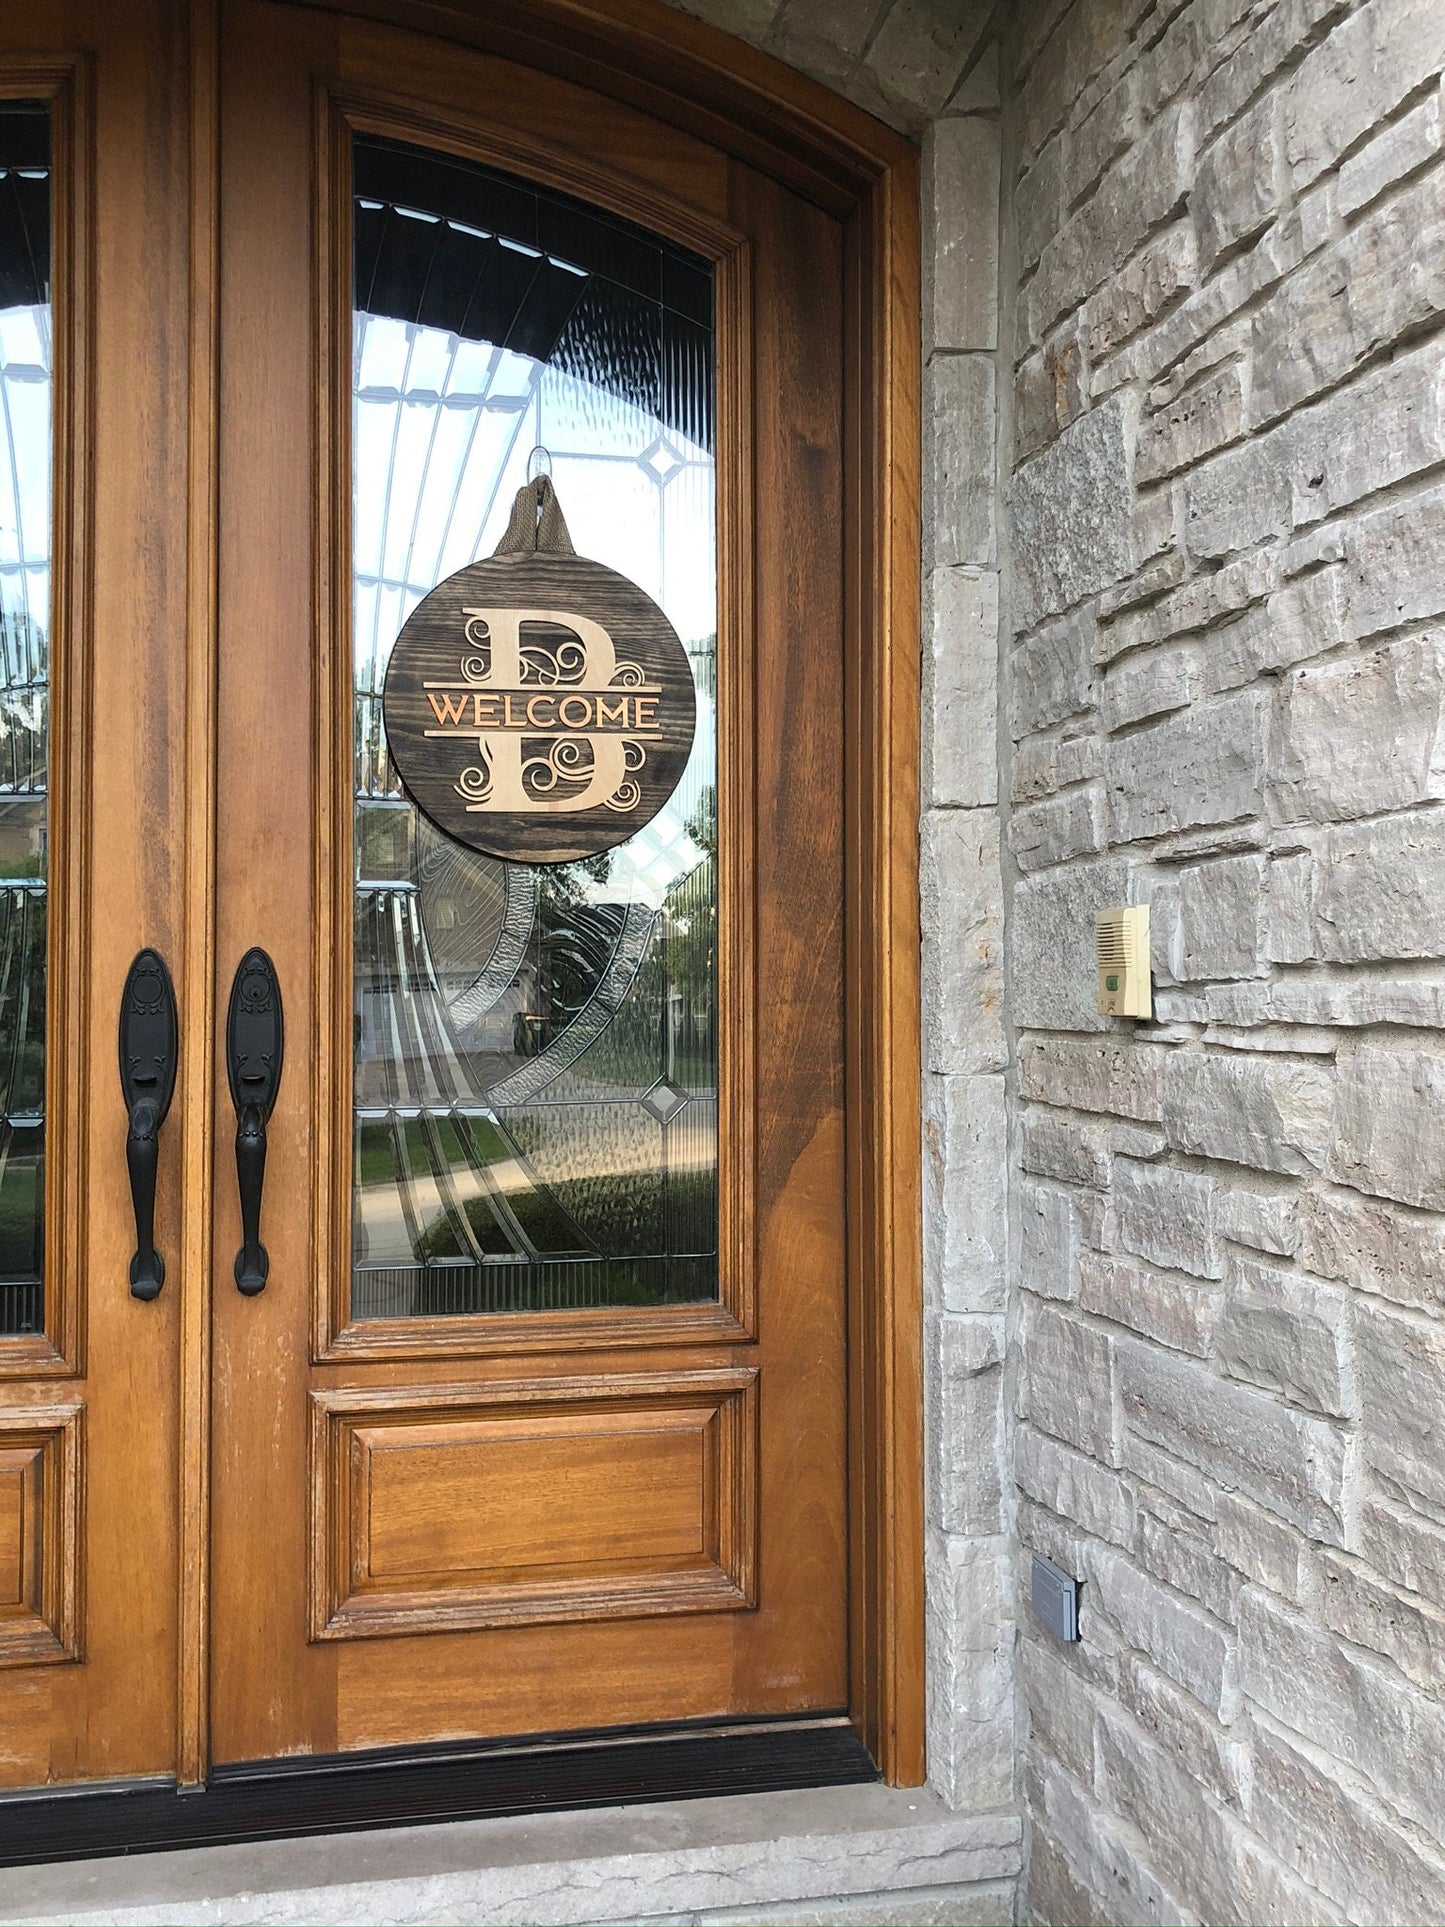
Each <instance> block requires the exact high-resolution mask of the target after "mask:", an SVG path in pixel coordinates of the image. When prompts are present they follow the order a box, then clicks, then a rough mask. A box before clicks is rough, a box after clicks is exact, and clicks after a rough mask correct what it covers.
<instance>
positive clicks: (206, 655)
mask: <svg viewBox="0 0 1445 1927" xmlns="http://www.w3.org/2000/svg"><path fill="white" fill-rule="evenodd" d="M188 30H189V31H188V52H189V66H190V125H189V190H190V250H189V269H190V348H189V382H190V415H189V424H188V441H189V473H188V480H189V497H188V502H187V513H186V550H187V553H186V598H187V614H186V637H187V645H188V646H187V651H186V717H185V745H186V748H185V754H186V817H185V876H186V898H185V924H184V949H183V953H182V957H181V969H180V1000H181V1005H182V1008H183V1009H184V1010H185V1012H186V1018H187V1022H186V1026H185V1030H184V1032H183V1035H182V1049H181V1067H180V1070H181V1076H180V1083H181V1091H180V1104H179V1106H178V1111H179V1119H178V1122H179V1123H180V1127H181V1188H182V1225H183V1230H182V1239H183V1243H182V1250H181V1265H180V1271H179V1276H178V1279H177V1284H178V1287H179V1290H180V1292H181V1343H180V1358H179V1397H180V1450H179V1461H180V1464H179V1473H180V1518H179V1523H178V1530H179V1540H180V1545H179V1588H178V1596H177V1603H176V1612H177V1621H178V1630H177V1678H176V1708H177V1712H176V1720H177V1736H176V1749H177V1751H176V1777H177V1778H178V1780H179V1781H180V1783H181V1785H182V1786H195V1785H198V1784H200V1783H201V1782H202V1781H204V1779H205V1777H206V1771H207V1767H208V1765H209V1751H210V1740H209V1735H210V1665H209V1660H210V1557H211V1554H210V1532H211V1292H210V1282H211V1229H212V1172H213V1166H212V1118H213V1114H214V1103H215V1071H216V1051H215V1037H216V981H215V978H216V960H215V917H214V910H213V906H214V901H215V868H216V850H215V842H216V743H215V713H216V593H217V583H216V543H217V533H218V531H217V509H218V504H217V500H216V482H217V449H216V425H217V424H216V402H217V382H218V372H219V371H218V368H217V361H216V357H217V348H218V339H217V318H218V316H217V307H218V298H219V280H220V207H219V187H220V179H219V170H220V152H219V134H220V126H219V105H220V100H219V88H220V72H219V64H218V62H219V21H218V19H217V0H191V5H190V12H189V17H188Z"/></svg>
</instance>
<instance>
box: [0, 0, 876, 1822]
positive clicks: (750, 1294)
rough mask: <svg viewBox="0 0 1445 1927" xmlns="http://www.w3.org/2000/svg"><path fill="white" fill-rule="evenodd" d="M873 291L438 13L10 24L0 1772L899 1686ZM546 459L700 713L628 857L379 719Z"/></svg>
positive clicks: (771, 1705) (559, 84) (524, 1728)
mask: <svg viewBox="0 0 1445 1927" xmlns="http://www.w3.org/2000/svg"><path fill="white" fill-rule="evenodd" d="M844 272H845V270H844V259H843V249H842V242H841V229H840V227H839V225H838V223H837V222H836V221H835V220H834V219H833V218H831V217H830V216H829V215H828V214H826V213H824V212H822V211H821V210H820V209H819V208H817V207H815V206H813V205H811V204H810V203H808V202H807V201H805V200H804V199H802V198H800V197H799V196H798V195H796V194H794V193H792V192H790V191H789V190H788V189H786V188H785V187H783V186H782V185H780V184H779V183H778V182H776V181H775V180H772V179H770V178H768V177H767V176H766V175H765V174H763V173H761V172H758V171H754V170H752V169H750V168H748V167H746V166H744V165H742V164H740V163H739V162H738V161H737V160H736V159H731V158H729V157H727V156H726V155H725V154H723V153H722V152H720V151H719V150H717V149H715V148H713V147H710V146H709V145H708V144H707V143H706V142H705V141H703V140H701V139H699V138H694V137H693V136H691V135H688V134H685V133H680V132H678V131H677V130H676V129H675V128H669V127H664V126H663V125H661V124H660V123H657V122H654V121H652V120H650V119H649V118H647V116H645V115H644V114H642V113H640V112H638V111H636V110H634V109H631V108H625V107H622V106H619V105H617V104H615V103H612V102H609V101H607V100H604V99H602V98H600V97H598V96H594V95H591V94H589V93H587V92H586V91H585V90H584V89H583V88H581V87H579V86H578V85H576V84H574V83H572V82H568V81H563V80H560V79H556V78H549V77H546V76H543V75H541V74H538V73H536V72H532V71H529V70H527V69H525V68H523V67H520V66H513V65H510V64H508V62H506V61H505V60H502V59H500V58H496V57H492V56H490V55H487V54H484V53H481V52H478V51H476V50H475V49H471V48H462V47H456V46H450V45H448V44H446V43H445V42H444V41H442V40H439V39H436V38H432V37H426V36H423V35H420V34H417V33H413V32H410V31H407V30H404V29H402V28H400V27H394V26H389V25H385V24H379V23H377V22H376V21H363V20H360V19H355V18H352V17H350V16H348V15H346V14H344V13H342V12H340V11H333V10H331V9H330V8H327V7H303V6H290V5H282V4H273V3H271V0H226V4H225V5H224V6H223V7H222V8H221V10H220V13H219V17H216V16H214V15H213V14H211V13H210V12H209V11H208V10H207V9H205V8H203V7H194V8H189V7H185V6H182V5H180V4H179V0H144V3H143V0H135V3H134V4H132V5H128V6H126V7H123V8H117V7H112V6H108V5H100V4H98V0H36V4H35V5H32V6H31V7H29V8H26V9H23V10H20V11H19V12H18V13H17V12H16V11H15V10H12V12H11V14H10V15H9V16H8V17H7V19H6V21H5V23H4V26H3V29H0V404H3V406H0V630H3V635H0V641H3V663H0V674H3V679H4V688H3V690H0V704H3V711H0V727H3V743H0V752H3V767H0V871H3V874H0V915H3V919H4V927H3V931H0V1066H3V1068H4V1075H5V1079H6V1081H5V1083H4V1088H3V1091H0V1103H3V1126H0V1130H3V1148H0V1785H3V1786H5V1787H8V1788H13V1789H19V1788H33V1789H39V1788H46V1787H58V1786H63V1785H69V1784H75V1783H83V1782H95V1781H108V1780H122V1781H128V1780H133V1779H142V1778H147V1777H153V1778H156V1779H157V1780H158V1781H161V1782H164V1781H167V1780H171V1779H173V1780H175V1781H178V1782H179V1783H180V1784H182V1785H185V1784H190V1783H196V1782H200V1781H204V1780H205V1779H206V1778H207V1776H208V1774H212V1773H214V1772H215V1771H216V1770H217V1769H219V1768H222V1767H224V1766H226V1765H228V1764H232V1765H234V1764H235V1763H238V1762H259V1761H275V1760H278V1759H281V1758H296V1757H299V1756H316V1755H321V1756H331V1755H340V1754H348V1753H354V1752H356V1751H358V1750H362V1751H365V1750H368V1749H395V1748H398V1747H400V1748H419V1749H425V1748H427V1747H430V1746H433V1745H435V1744H437V1743H450V1742H455V1741H459V1740H476V1739H484V1740H490V1739H501V1738H505V1737H508V1736H524V1735H539V1734H552V1735H555V1734H570V1733H583V1732H585V1733H592V1732H595V1731H596V1730H598V1729H606V1728H618V1727H624V1728H638V1727H646V1726H649V1725H659V1724H665V1723H677V1722H685V1721H716V1720H721V1719H725V1718H731V1717H734V1716H749V1717H751V1716H772V1717H777V1718H785V1717H793V1718H799V1719H807V1718H815V1719H816V1718H826V1717H827V1716H831V1715H835V1714H840V1713H841V1712H843V1711H844V1710H845V1709H846V1707H847V1704H848V1697H849V1666H848V1638H847V1634H848V1624H847V1620H848V1615H847V1590H848V1577H847V1573H848V1567H847V1545H846V1535H847V1491H846V1456H847V1454H846V1343H845V1312H846V1304H845V1272H846V1265H845V1213H844V1193H845V1144H844V1131H843V1063H844V1025H845V997H844V984H843V935H842V926H841V906H842V902H843V889H844V877H843V854H842V853H843V775H842V771H843V714H842V709H843V702H842V691H843V686H844V671H843V661H842V652H843V609H842V603H843V591H844V561H843V535H842V508H841V503H842V490H843V463H844V449H843V431H842V407H841V393H842V385H843V368H842V358H843V323H842V314H843V300H844ZM539 468H545V469H546V470H547V471H548V472H549V473H550V474H551V476H552V479H553V482H554V485H555V490H556V494H557V497H558V499H559V501H560V503H561V505H562V508H563V511H564V513H565V515H566V517H567V520H568V524H569V526H570V530H571V535H572V539H573V541H574V542H575V545H576V548H577V550H578V551H579V552H580V553H582V554H585V555H590V556H593V557H595V558H597V559H598V560H600V561H603V562H604V563H606V564H607V566H608V567H610V568H612V569H614V570H617V571H618V572H620V573H621V574H624V575H626V576H627V577H629V578H630V579H631V580H633V581H635V582H636V583H638V584H639V585H640V586H641V587H642V588H643V589H644V590H645V591H646V592H647V594H648V595H650V596H651V597H652V598H653V599H654V600H655V601H656V602H657V603H658V604H659V605H660V606H661V608H662V609H663V610H664V611H665V613H666V615H667V617H668V619H669V621H670V623H671V624H672V626H673V628H674V629H675V630H676V632H677V635H678V636H679V637H680V639H681V641H682V644H683V647H684V649H685V650H686V653H687V660H688V665H689V671H690V673H691V675H692V678H693V681H694V686H695V695H696V718H697V724H696V733H695V737H694V741H693V747H692V751H691V755H690V758H689V760H688V763H687V767H686V770H685V772H684V773H683V775H682V777H681V780H680V782H679V783H678V785H677V788H676V789H675V790H674V791H673V793H672V795H671V796H670V798H669V799H668V800H667V802H666V803H665V804H664V806H663V807H662V808H661V809H660V810H659V811H658V812H657V814H656V815H654V816H653V817H652V818H651V820H650V821H649V822H648V823H646V824H645V825H644V826H643V827H641V828H640V829H638V830H637V831H636V832H635V834H633V835H632V836H631V837H630V838H629V839H627V840H626V841H624V842H622V843H619V844H617V845H615V846H614V847H612V848H610V849H607V850H605V851H603V852H602V853H601V854H600V855H597V856H594V857H589V858H588V859H586V860H585V861H581V862H575V863H570V864H560V865H558V864H541V865H539V864H529V863H526V862H519V861H512V860H507V859H503V858H499V857H496V856H492V855H488V854H485V853H483V852H479V851H477V850H475V849H472V848H470V847H468V846H467V845H466V844H464V843H460V842H458V841H456V840H454V839H453V838H452V837H451V836H449V835H448V834H447V832H446V831H445V830H443V829H441V828H440V827H438V826H437V825H436V824H434V823H433V822H432V821H431V820H430V819H429V818H428V817H427V816H426V815H424V814H423V813H422V812H421V811H420V810H419V809H418V808H417V807H416V806H415V805H414V804H413V803H412V802H411V800H410V799H409V796H408V793H407V792H406V790H404V789H403V787H402V786H401V784H400V783H399V781H398V779H397V775H396V772H395V770H394V768H393V766H392V763H391V760H390V758H389V756H388V753H387V747H386V737H385V729H384V718H383V715H382V701H381V698H382V691H383V685H384V680H385V676H386V671H387V667H388V663H389V660H390V656H391V652H392V649H393V647H394V645H395V642H396V638H397V635H398V633H399V631H400V629H401V627H402V625H403V623H404V622H405V620H406V618H407V616H408V615H409V614H410V613H411V611H412V610H413V609H414V608H415V607H416V605H417V604H418V603H419V602H420V600H421V599H422V598H423V597H424V596H425V595H426V594H427V593H428V592H429V591H430V590H431V589H432V588H433V587H434V586H435V585H436V584H437V583H438V582H440V581H442V580H443V579H444V578H445V577H447V576H448V575H450V574H451V573H452V572H453V571H455V570H456V569H458V568H461V567H463V566H465V565H467V564H469V563H471V562H473V561H475V560H476V559H478V558H480V557H485V556H487V555H489V554H491V553H492V551H493V550H494V549H495V548H496V546H497V544H498V541H499V540H500V538H501V537H502V535H503V533H504V531H505V529H506V526H507V521H508V516H509V512H510V510H511V506H512V502H513V498H514V495H515V493H516V490H517V489H518V487H519V486H521V484H522V483H523V482H525V481H526V479H527V478H528V476H529V475H531V474H535V473H536V472H537V471H538V469H539ZM143 949H147V950H150V951H153V952H154V953H155V956H156V957H157V958H158V959H159V960H160V965H163V966H164V970H162V969H161V967H160V965H149V964H148V965H147V967H146V968H145V969H143V970H142V972H141V974H140V976H139V977H135V976H132V977H129V978H128V974H127V973H128V972H129V971H130V970H131V967H132V963H133V959H134V958H135V956H136V954H137V953H138V952H139V951H141V950H143ZM258 952H259V953H261V954H260V955H259V956H258V954H257V953H258ZM167 972H168V974H169V979H170V982H171V983H172V985H173V986H174V992H175V1003H176V1016H175V1052H174V1078H175V1081H174V1094H173V1096H172V1097H171V1100H170V1103H169V1106H168V1108H165V1107H163V1106H161V1105H160V1104H159V1103H157V1102H155V1101H152V1102H151V1105H150V1110H149V1112H147V1111H146V1110H145V1107H144V1104H142V1105H141V1107H140V1110H139V1114H138V1113H137V1098H138V1097H139V1098H144V1097H145V1095H146V1089H145V1087H146V1082H147V1079H151V1083H150V1085H149V1090H150V1096H151V1098H152V1100H154V1099H155V1097H156V1094H157V1091H158V1090H159V1088H160V1086H161V1085H163V1084H164V1083H165V1081H166V1076H167V1075H168V1073H167V1072H166V1071H165V1070H163V1069H162V1070H157V1071H156V1072H155V1073H152V1072H151V1070H149V1069H147V1068H146V1066H144V1065H141V1066H140V1068H139V1070H138V1068H137V1067H138V1064H139V1058H138V1056H137V1051H138V1050H140V1047H139V1046H137V1045H136V1043H135V1037H136V1035H138V1034H141V1033H137V1032H136V1031H135V1030H134V1028H133V1029H132V1031H131V1032H130V1033H127V1032H126V1031H125V1030H124V1029H122V1033H121V1058H122V1064H121V1067H120V1068H121V1072H122V1075H121V1076H120V1077H118V1075H117V1024H118V1022H119V1020H120V1016H121V1010H122V1004H123V1002H124V1001H125V1000H126V997H127V995H129V996H130V998H131V1000H132V1002H133V1004H134V1006H135V1008H134V1009H133V1011H132V1018H133V1019H134V1017H135V1016H136V1014H137V1013H139V1014H140V1015H141V1016H142V1017H144V1018H146V1019H147V1020H148V1021H149V1023H150V1028H149V1029H146V1030H143V1035H144V1038H145V1039H146V1042H145V1047H144V1050H143V1051H141V1055H144V1054H145V1051H152V1050H154V1051H155V1052H156V1053H158V1054H160V1055H164V1054H165V1024H166V1017H165V1011H164V1008H163V1006H164V1002H165V998H164V986H165V976H166V973H167ZM127 987H128V988H127ZM158 1013H159V1014H158ZM248 1023H249V1024H250V1026H251V1028H250V1029H249V1031H248V1030H247V1028H246V1026H247V1024H248ZM268 1024H269V1025H270V1026H271V1028H270V1029H269V1030H267V1029H266V1026H267V1025H268ZM157 1026H159V1029H157ZM257 1026H260V1028H259V1029H258V1028H257ZM127 1035H129V1038H130V1042H129V1044H128V1043H127V1041H126V1040H127ZM157 1036H159V1037H160V1039H161V1043H160V1045H159V1046H157V1045H156V1043H155V1040H156V1038H157ZM258 1038H259V1039H260V1041H259V1042H258V1041H257V1040H258ZM268 1040H269V1041H268ZM128 1049H129V1051H130V1057H129V1058H128V1059H127V1055H126V1053H127V1050H128ZM228 1049H229V1057H228ZM247 1051H251V1052H252V1053H253V1054H254V1053H259V1055H257V1056H256V1057H255V1062H260V1060H261V1058H263V1057H264V1060H265V1063H264V1076H263V1077H262V1079H261V1081H262V1083H263V1084H264V1085H265V1089H264V1091H263V1093H262V1095H263V1096H264V1100H265V1101H264V1103H259V1104H257V1103H252V1104H251V1105H250V1109H249V1112H248V1111H247V1105H246V1101H245V1100H246V1098H247V1093H248V1089H249V1087H248V1085H247V1078H248V1077H251V1078H252V1079H253V1082H254V1076H255V1075H259V1073H255V1071H254V1063H253V1064H252V1067H251V1069H250V1070H248V1068H247V1059H246V1053H247ZM137 1077H139V1080H140V1081H139V1083H137V1081H136V1080H137ZM157 1079H158V1080H159V1081H158V1082H157V1081H156V1080H157ZM251 1095H253V1096H254V1095H255V1092H254V1091H252V1092H251ZM162 1108H164V1111H165V1114H164V1117H163V1119H161V1120H160V1121H159V1122H157V1115H158V1112H159V1111H160V1110H161V1109H162ZM258 1138H260V1139H262V1140H263V1142H264V1169H263V1170H262V1169H260V1167H261V1164H262V1159H261V1156H260V1150H259V1147H258ZM128 1139H129V1140H130V1141H129V1142H128ZM238 1139H239V1140H240V1142H239V1146H238ZM152 1153H153V1155H152ZM152 1172H153V1173H154V1178H153V1191H154V1206H153V1225H154V1243H155V1248H156V1250H157V1251H158V1253H159V1255H160V1258H161V1260H162V1265H163V1276H162V1275H161V1268H156V1270H155V1272H154V1274H153V1275H152V1274H151V1273H150V1272H148V1271H147V1269H146V1266H145V1264H144V1263H141V1265H140V1267H139V1270H137V1266H136V1264H135V1263H134V1262H133V1257H134V1254H135V1253H136V1252H137V1249H138V1246H139V1247H140V1248H141V1249H142V1250H143V1249H144V1246H145V1242H146V1240H145V1229H146V1216H147V1212H148V1210H149V1208H150V1207H149V1198H150V1193H151V1187H152ZM248 1188H249V1190H250V1195H251V1198H252V1200H253V1209H254V1208H255V1202H256V1201H258V1203H259V1224H258V1225H257V1224H254V1223H253V1224H252V1225H251V1226H250V1227H246V1226H243V1222H242V1194H243V1192H245V1191H246V1190H247V1189H248ZM257 1243H259V1244H261V1245H264V1248H265V1264H264V1266H263V1267H261V1268H260V1269H258V1267H257V1263H256V1259H255V1253H254V1250H252V1251H251V1253H250V1255H249V1257H247V1256H245V1255H239V1254H242V1247H243V1246H247V1245H249V1246H251V1247H254V1246H255V1245H256V1244H257ZM157 1279H159V1290H158V1291H157V1290H152V1289H151V1286H152V1285H153V1284H154V1283H155V1281H156V1280H157Z"/></svg>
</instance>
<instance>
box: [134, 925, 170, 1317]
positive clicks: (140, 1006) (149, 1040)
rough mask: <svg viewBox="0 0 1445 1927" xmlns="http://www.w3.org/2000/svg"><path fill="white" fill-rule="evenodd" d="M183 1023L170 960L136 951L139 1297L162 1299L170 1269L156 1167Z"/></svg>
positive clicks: (136, 1264) (136, 1266)
mask: <svg viewBox="0 0 1445 1927" xmlns="http://www.w3.org/2000/svg"><path fill="white" fill-rule="evenodd" d="M178 1037H179V1027H178V1025H177V1022H176V993H175V990H174V989H173V988H172V985H171V973H170V972H169V970H167V969H166V966H165V960H164V959H163V958H162V957H161V955H160V953H159V952H158V951H155V950H149V949H147V950H141V951H138V952H137V953H136V958H135V961H134V963H132V965H131V967H130V969H129V970H128V971H127V972H126V979H125V989H124V990H123V991H122V992H121V998H120V1038H119V1044H120V1088H121V1093H122V1095H123V1096H124V1098H125V1108H126V1118H127V1122H126V1134H125V1162H126V1169H127V1170H128V1171H129V1172H130V1197H131V1204H132V1206H133V1207H134V1209H135V1256H134V1257H133V1258H132V1259H131V1261H130V1289H131V1295H132V1297H135V1298H142V1299H150V1298H155V1297H158V1296H159V1294H160V1288H161V1286H162V1285H163V1284H164V1283H165V1280H166V1267H165V1263H164V1261H163V1259H162V1258H161V1254H160V1253H159V1252H158V1251H157V1250H156V1244H155V1218H156V1169H157V1166H158V1165H159V1163H160V1148H161V1147H160V1136H161V1126H162V1124H164V1123H165V1121H166V1112H167V1111H169V1109H170V1108H171V1096H172V1093H173V1092H174V1090H175V1087H176V1057H177V1040H178Z"/></svg>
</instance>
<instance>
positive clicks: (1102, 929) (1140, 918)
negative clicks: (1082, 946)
mask: <svg viewBox="0 0 1445 1927" xmlns="http://www.w3.org/2000/svg"><path fill="white" fill-rule="evenodd" d="M1094 937H1095V943H1096V945H1097V947H1098V953H1099V1012H1100V1014H1101V1016H1104V1017H1152V1016H1153V1014H1154V1002H1153V998H1152V996H1151V994H1150V986H1149V906H1148V904H1138V905H1136V906H1134V907H1133V908H1132V909H1128V910H1101V911H1100V912H1099V914H1098V916H1097V917H1095V919H1094Z"/></svg>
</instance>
